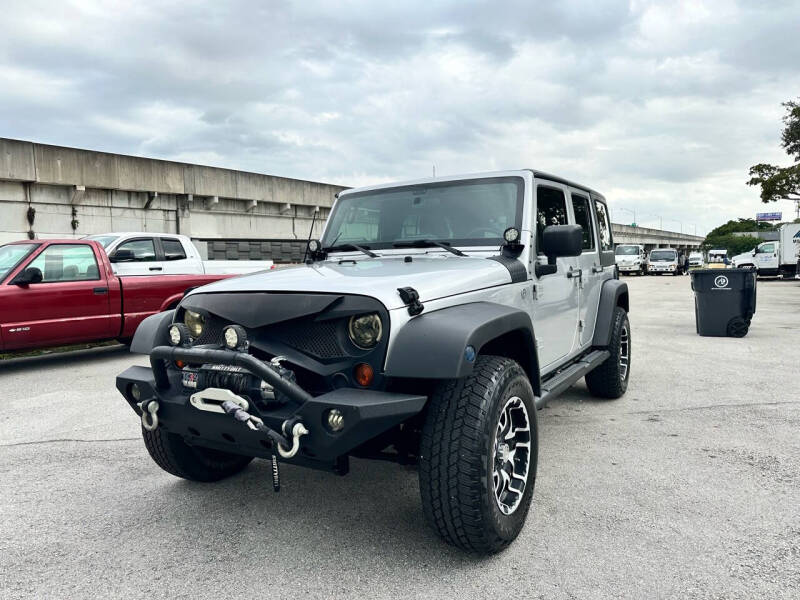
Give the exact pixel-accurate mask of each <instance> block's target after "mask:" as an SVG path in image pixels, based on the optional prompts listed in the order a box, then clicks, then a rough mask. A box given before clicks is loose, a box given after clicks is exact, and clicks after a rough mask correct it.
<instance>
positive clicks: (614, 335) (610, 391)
mask: <svg viewBox="0 0 800 600" xmlns="http://www.w3.org/2000/svg"><path fill="white" fill-rule="evenodd" d="M612 323H613V328H612V330H611V340H610V342H609V344H608V351H609V352H611V356H609V357H608V358H607V359H606V360H605V361H604V362H603V363H602V364H600V366H598V367H595V369H594V370H592V371H590V372H589V373H588V374H587V375H586V377H585V379H586V387H588V388H589V392H591V394H592V395H593V396H598V397H599V398H612V399H614V398H619V397H620V396H622V394H624V393H625V390H627V389H628V379H629V378H630V375H631V325H630V322H629V321H628V313H627V312H625V310H624V309H622V308H620V307H619V306H617V307H616V308H615V309H614V315H613V317H612Z"/></svg>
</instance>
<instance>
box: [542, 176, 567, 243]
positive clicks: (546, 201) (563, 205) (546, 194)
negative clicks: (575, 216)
mask: <svg viewBox="0 0 800 600" xmlns="http://www.w3.org/2000/svg"><path fill="white" fill-rule="evenodd" d="M567 223H568V221H567V200H566V198H564V192H563V191H561V190H559V189H557V188H551V187H546V186H543V185H540V186H539V187H538V188H536V251H537V252H538V253H540V254H541V252H542V233H543V232H544V229H545V227H549V226H550V225H567Z"/></svg>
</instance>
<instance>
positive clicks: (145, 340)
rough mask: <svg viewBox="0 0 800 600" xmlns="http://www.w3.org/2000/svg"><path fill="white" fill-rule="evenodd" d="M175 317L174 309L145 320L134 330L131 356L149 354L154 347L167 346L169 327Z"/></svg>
mask: <svg viewBox="0 0 800 600" xmlns="http://www.w3.org/2000/svg"><path fill="white" fill-rule="evenodd" d="M174 317H175V309H172V310H165V311H164V312H160V313H156V314H154V315H150V316H149V317H147V318H145V319H144V320H143V321H142V322H141V323H139V326H138V327H137V328H136V332H135V333H134V334H133V341H132V342H131V352H132V353H133V354H150V350H152V349H153V348H155V347H156V346H168V345H169V326H170V325H172V320H173V318H174Z"/></svg>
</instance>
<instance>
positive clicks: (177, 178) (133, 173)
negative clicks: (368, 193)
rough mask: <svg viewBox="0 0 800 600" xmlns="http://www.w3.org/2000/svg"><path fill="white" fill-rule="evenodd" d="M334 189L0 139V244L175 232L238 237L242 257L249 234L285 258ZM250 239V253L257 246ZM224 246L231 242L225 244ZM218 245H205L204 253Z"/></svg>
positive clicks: (321, 214)
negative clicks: (116, 233) (30, 239)
mask: <svg viewBox="0 0 800 600" xmlns="http://www.w3.org/2000/svg"><path fill="white" fill-rule="evenodd" d="M343 189H346V188H344V187H343V186H337V185H329V184H325V183H317V182H313V181H302V180H297V179H288V178H285V177H276V176H272V175H262V174H259V173H247V172H243V171H233V170H230V169H220V168H216V167H206V166H201V165H192V164H187V163H179V162H172V161H163V160H154V159H149V158H139V157H134V156H124V155H120V154H109V153H105V152H93V151H90V150H80V149H77V148H65V147H60V146H48V145H45V144H35V143H32V142H25V141H19V140H10V139H5V138H0V243H5V242H9V241H14V240H19V239H25V238H28V237H30V236H35V237H37V238H52V237H70V238H75V237H81V236H84V235H89V234H94V233H103V232H110V231H154V232H176V231H177V232H180V233H183V234H185V235H189V236H190V237H192V238H195V239H198V240H221V241H225V240H227V241H230V242H231V244H234V243H238V241H242V244H243V245H242V246H241V249H242V252H241V253H240V255H241V257H242V258H247V257H249V256H250V251H249V250H247V251H245V249H244V248H245V246H244V245H247V248H248V249H249V247H250V246H249V243H250V241H251V240H258V241H259V242H260V241H263V240H267V241H268V243H271V242H269V241H274V242H277V244H278V245H277V246H273V245H269V249H268V250H267V249H266V248H265V250H264V252H263V253H265V254H269V256H266V255H265V258H273V259H274V260H276V261H284V260H291V259H293V258H294V257H295V255H296V254H297V252H296V247H297V245H298V243H294V244H292V243H291V242H292V241H293V240H305V239H306V238H307V237H308V234H309V230H310V228H311V223H312V218H313V216H314V213H315V212H316V213H317V219H316V225H315V227H314V235H315V236H319V235H320V234H321V232H322V225H323V223H324V222H325V219H326V218H327V216H328V213H329V209H330V207H331V205H332V204H333V201H334V199H335V195H336V194H337V193H338V192H339V191H341V190H343ZM31 209H32V210H31ZM29 215H30V216H32V220H33V222H32V223H30V222H29ZM287 244H288V245H287ZM200 245H201V250H207V248H208V246H207V245H205V244H200ZM301 245H302V243H301ZM236 248H237V249H238V248H240V246H236ZM257 248H258V251H256V246H255V245H254V246H253V249H254V254H259V253H262V251H261V246H260V245H259V246H258V247H257ZM224 253H225V255H226V256H227V255H229V254H232V251H231V250H230V248H229V247H228V246H225V250H224ZM219 254H220V252H217V251H213V250H212V251H211V252H209V255H210V257H211V258H217V257H219V256H218V255H219ZM253 257H254V258H255V256H253Z"/></svg>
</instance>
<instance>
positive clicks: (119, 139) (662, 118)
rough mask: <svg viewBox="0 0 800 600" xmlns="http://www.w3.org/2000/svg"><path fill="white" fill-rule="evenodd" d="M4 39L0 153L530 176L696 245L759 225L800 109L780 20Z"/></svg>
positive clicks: (446, 9) (303, 12)
mask: <svg viewBox="0 0 800 600" xmlns="http://www.w3.org/2000/svg"><path fill="white" fill-rule="evenodd" d="M3 20H4V36H3V37H2V38H0V90H3V91H2V93H0V114H1V115H2V117H0V119H1V120H2V121H0V124H1V125H2V127H0V135H2V136H8V137H17V138H22V139H33V140H36V141H42V142H47V143H55V144H63V145H67V146H79V147H86V148H95V149H98V150H105V151H112V152H122V153H133V154H141V155H145V156H153V157H157V158H168V159H175V160H185V161H197V162H202V163H213V164H215V165H218V166H226V167H231V168H239V169H245V170H250V171H259V172H266V173H273V174H280V175H285V176H289V177H298V178H308V179H312V180H318V181H330V182H335V183H341V184H345V185H359V184H365V183H374V182H383V181H391V180H393V179H408V178H412V177H417V176H426V175H428V174H430V172H431V168H432V165H434V164H435V165H436V168H437V173H440V174H445V173H458V172H474V171H481V170H488V169H505V168H517V167H528V166H531V167H536V168H540V169H542V170H546V171H550V172H555V173H558V174H562V175H564V176H566V177H570V178H574V179H575V180H578V181H580V182H582V183H585V184H587V185H591V186H592V187H594V188H596V189H599V190H601V191H603V192H604V193H605V194H606V195H607V197H608V198H609V200H610V202H611V204H612V206H614V204H615V203H618V205H619V206H625V207H628V208H634V207H635V208H637V213H638V214H642V215H645V214H651V215H656V216H659V215H660V216H661V217H662V221H663V222H664V225H665V226H666V225H667V223H668V222H669V223H671V225H670V226H671V227H677V223H679V222H680V223H686V224H689V225H688V226H691V227H694V226H695V225H696V226H697V229H698V231H705V230H707V229H710V228H712V227H714V226H716V225H717V224H719V223H720V222H722V221H724V220H727V219H729V218H734V217H738V216H746V215H751V214H752V213H753V212H755V211H756V210H760V209H762V205H761V204H760V203H759V201H758V194H757V191H756V190H755V189H753V188H748V187H747V186H745V185H744V181H745V180H746V179H747V169H748V167H749V166H750V165H752V164H755V163H757V162H764V161H773V162H780V161H784V162H785V157H784V156H783V155H782V153H781V149H780V145H779V133H780V128H781V123H780V117H781V115H782V108H781V106H780V103H781V102H782V101H785V100H788V99H790V98H793V97H797V96H798V95H800V69H799V68H798V65H800V47H798V46H797V44H796V43H794V38H795V37H796V32H795V29H796V24H797V23H798V22H800V5H798V4H797V3H796V2H780V1H773V2H762V3H746V2H734V1H732V0H706V1H695V0H692V1H677V2H647V1H643V0H630V1H619V2H617V1H609V2H595V3H587V2H583V1H577V0H570V1H561V2H536V3H531V2H523V1H519V2H507V3H502V4H497V3H496V2H467V3H465V2H437V3H431V2H406V3H400V4H391V3H375V2H368V1H363V2H361V1H348V2H341V3H330V2H322V1H319V2H314V1H307V2H296V3H291V2H284V1H279V0H272V1H267V2H264V1H248V0H235V1H231V2H210V1H207V2H205V3H203V2H192V3H188V2H187V3H183V2H175V1H163V0H162V1H152V0H143V1H140V2H137V3H135V4H130V5H129V4H108V3H106V2H95V1H89V0H81V1H73V2H44V1H41V0H38V1H36V0H34V1H30V0H29V1H25V2H23V1H21V0H19V1H18V0H12V1H11V2H8V3H6V5H4V15H3ZM774 208H776V209H778V210H780V209H783V210H784V212H788V210H789V208H790V207H789V206H779V207H774ZM619 214H620V215H623V214H625V212H624V211H620V212H619Z"/></svg>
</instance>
